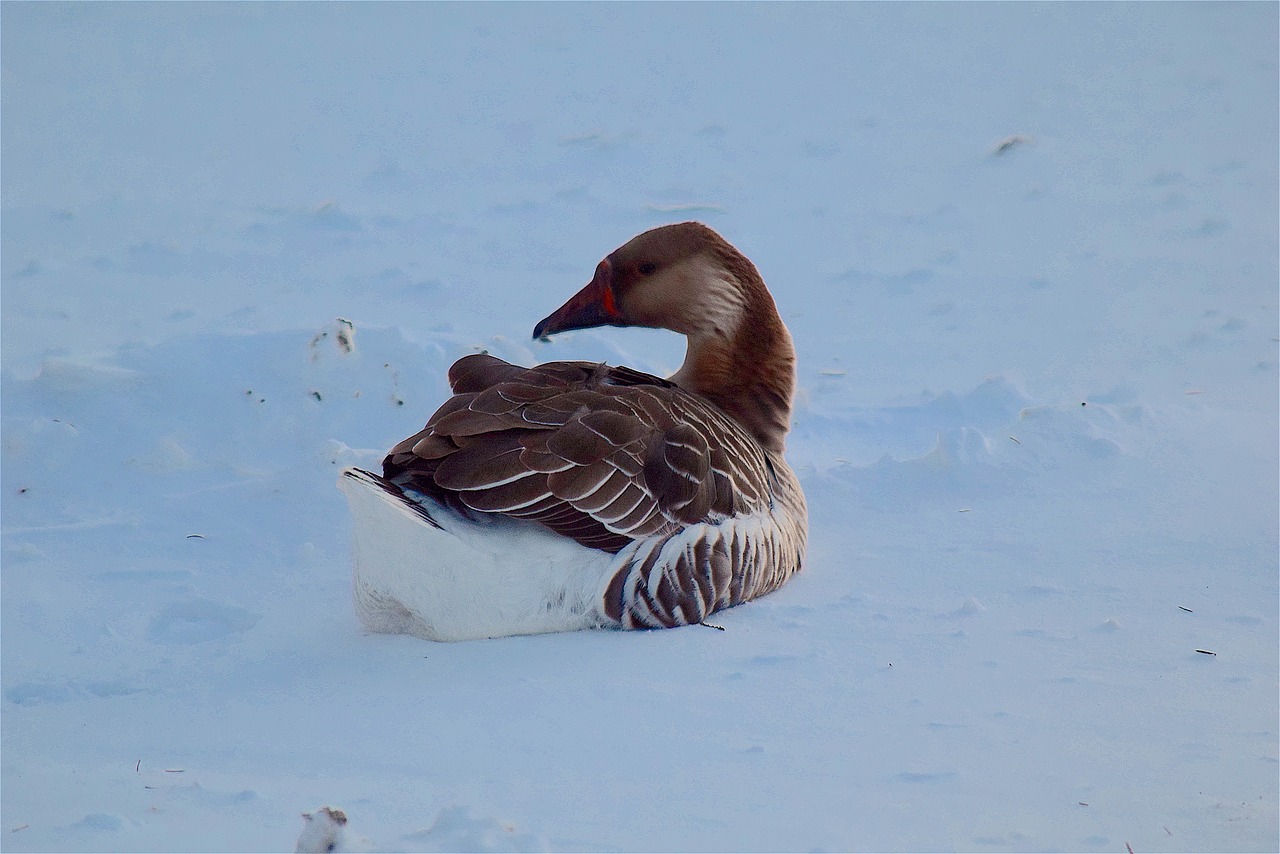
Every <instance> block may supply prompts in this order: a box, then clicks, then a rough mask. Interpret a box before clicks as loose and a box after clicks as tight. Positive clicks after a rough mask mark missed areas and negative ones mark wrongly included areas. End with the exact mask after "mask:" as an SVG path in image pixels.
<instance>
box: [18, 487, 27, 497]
mask: <svg viewBox="0 0 1280 854" xmlns="http://www.w3.org/2000/svg"><path fill="white" fill-rule="evenodd" d="M18 494H19V495H26V494H27V488H26V487H25V486H24V487H22V489H19V490H18Z"/></svg>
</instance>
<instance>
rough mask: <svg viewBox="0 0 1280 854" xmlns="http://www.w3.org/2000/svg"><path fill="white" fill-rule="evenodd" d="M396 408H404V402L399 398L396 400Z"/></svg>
mask: <svg viewBox="0 0 1280 854" xmlns="http://www.w3.org/2000/svg"><path fill="white" fill-rule="evenodd" d="M396 406H404V401H403V400H401V399H400V398H398V397H397V398H396Z"/></svg>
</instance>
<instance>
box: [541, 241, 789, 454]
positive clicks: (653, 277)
mask: <svg viewBox="0 0 1280 854" xmlns="http://www.w3.org/2000/svg"><path fill="white" fill-rule="evenodd" d="M597 326H642V327H650V328H660V329H670V330H672V331H673V332H678V333H681V334H682V335H684V336H686V338H687V339H688V351H687V353H686V355H685V361H684V365H683V366H682V367H681V368H680V370H679V371H677V372H676V373H675V375H673V376H672V377H671V379H672V380H674V381H675V382H676V384H678V385H679V386H681V387H682V388H684V389H686V390H688V391H692V392H694V393H697V394H701V395H703V396H704V397H707V398H710V399H711V400H712V401H713V402H715V403H716V404H717V405H718V406H719V407H720V408H721V409H723V410H724V411H726V412H727V413H729V414H730V415H732V416H733V417H735V418H736V419H737V420H738V421H739V422H740V423H742V424H743V426H744V427H746V428H747V430H748V431H749V432H751V433H752V434H753V435H755V436H756V438H757V439H758V440H760V442H761V444H762V445H763V446H764V447H765V448H766V449H767V450H770V451H775V452H781V450H782V447H783V439H784V437H785V435H786V433H787V430H788V428H789V427H790V416H791V397H792V392H793V390H794V387H795V350H794V348H793V346H792V343H791V336H790V334H789V333H788V332H787V329H786V327H785V326H784V325H783V323H782V320H781V318H780V317H779V316H778V310H777V307H776V306H775V305H774V302H773V298H772V297H771V296H770V295H769V291H768V289H767V288H766V287H765V284H764V280H763V279H761V277H760V273H759V272H758V271H757V270H756V268H755V265H754V264H752V263H751V261H749V260H748V259H747V258H746V256H745V255H743V254H742V253H741V252H739V251H738V250H737V249H735V248H734V247H733V246H732V245H731V244H730V243H729V242H728V241H727V240H725V239H724V238H723V237H721V236H720V235H719V234H717V233H716V232H715V231H713V230H712V229H710V228H708V227H707V226H705V225H703V224H702V223H699V222H684V223H679V224H676V225H666V226H662V227H660V228H655V229H651V230H650V231H646V232H644V233H643V234H639V235H637V236H636V237H633V238H632V239H631V240H629V241H627V242H626V243H625V244H623V245H622V246H620V247H619V248H618V249H615V250H614V251H613V252H611V253H609V255H608V256H606V257H605V258H604V260H602V261H601V262H600V263H599V264H598V265H596V271H595V275H594V276H593V277H592V279H591V281H590V282H588V283H587V285H586V287H584V288H583V289H582V290H580V291H579V292H578V293H577V294H575V295H574V296H572V297H570V299H569V300H568V302H566V303H565V304H564V305H562V306H561V307H560V308H558V309H556V310H555V311H554V312H552V313H551V314H550V315H548V316H547V317H546V318H544V319H543V320H542V321H541V322H540V323H538V325H537V326H536V327H534V330H533V337H534V338H539V339H543V340H546V339H547V337H548V336H551V335H554V334H556V333H558V332H566V331H568V330H571V329H590V328H592V327H597Z"/></svg>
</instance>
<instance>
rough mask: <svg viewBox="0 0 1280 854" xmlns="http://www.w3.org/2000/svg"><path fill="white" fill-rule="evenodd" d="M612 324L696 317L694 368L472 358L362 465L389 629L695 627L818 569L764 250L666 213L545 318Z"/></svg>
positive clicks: (364, 582) (347, 488) (362, 500)
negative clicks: (670, 371)
mask: <svg viewBox="0 0 1280 854" xmlns="http://www.w3.org/2000/svg"><path fill="white" fill-rule="evenodd" d="M605 325H608V326H648V327H661V328H664V329H671V330H673V331H676V332H679V333H682V334H683V335H685V336H686V337H687V338H688V352H687V354H686V357H685V361H684V365H683V366H682V367H681V368H680V370H679V371H677V372H676V373H675V375H674V376H672V377H671V378H669V379H661V378H659V377H655V376H650V375H649V374H644V373H641V372H639V371H634V370H631V369H630V368H623V367H610V366H608V365H603V364H595V363H590V362H550V363H547V364H544V365H538V366H537V367H533V368H523V367H520V366H517V365H512V364H509V363H507V362H504V361H502V360H501V359H497V358H494V357H493V356H489V355H475V356H467V357H465V358H463V359H460V360H459V361H458V362H456V363H455V364H454V365H453V367H452V368H450V370H449V383H450V385H451V386H452V388H453V392H454V395H453V397H452V398H450V399H449V400H447V401H446V402H445V403H444V405H443V406H441V407H440V409H439V410H438V411H437V412H436V413H435V415H433V416H431V420H430V421H428V422H427V425H426V427H424V428H423V429H422V431H421V432H419V433H417V434H415V435H413V436H410V437H409V438H407V439H405V440H404V441H403V442H401V443H400V444H398V445H396V446H395V447H394V448H392V449H391V452H390V453H389V454H388V455H387V457H386V459H385V460H384V461H383V472H382V475H381V476H379V475H376V474H372V473H369V472H365V471H362V470H359V469H347V470H346V471H344V472H343V476H342V477H341V478H340V479H339V485H340V486H341V487H342V489H343V491H344V492H345V493H346V494H347V497H348V501H349V503H350V505H351V510H352V514H353V516H354V520H355V596H356V606H357V611H358V612H359V614H360V616H361V619H362V620H363V622H364V623H365V625H366V626H367V627H368V628H369V629H370V630H373V631H385V632H407V633H410V634H415V635H419V636H421V637H426V638H430V639H433V640H463V639H469V638H481V637H496V636H501V635H513V634H533V633H538V632H550V631H565V630H571V629H581V628H588V627H593V626H614V627H622V628H658V627H670V626H679V625H686V624H689V623H698V622H701V621H702V620H703V619H705V618H706V617H707V615H709V614H711V613H712V612H714V611H717V610H719V609H721V608H728V607H731V606H733V605H737V604H739V603H741V602H745V601H747V600H748V599H753V598H755V597H757V596H762V595H764V594H766V593H769V592H770V591H772V590H775V589H777V588H778V587H779V586H781V585H782V584H783V583H784V582H785V581H786V580H787V579H788V578H790V577H791V576H792V575H793V574H794V573H795V572H796V571H797V570H799V568H800V564H801V562H802V560H803V557H804V551H805V542H806V538H807V532H808V521H807V515H806V509H805V500H804V494H803V492H802V491H801V489H800V484H799V482H798V481H797V480H796V477H795V475H794V474H793V473H792V471H791V469H790V468H789V467H788V466H787V463H786V461H785V460H784V459H783V450H784V446H785V439H786V434H787V430H788V427H789V425H790V417H791V398H792V392H793V390H794V387H795V350H794V348H793V347H792V344H791V336H790V334H788V332H787V329H786V327H785V326H784V325H783V323H782V320H781V318H779V316H778V312H777V309H776V308H775V306H774V303H773V299H772V298H771V297H770V296H769V292H768V290H767V289H766V288H765V285H764V281H763V280H762V279H761V278H760V274H759V273H758V272H757V271H756V268H755V266H754V265H752V263H751V262H750V261H748V260H747V258H746V257H745V256H743V255H742V254H741V253H740V252H738V250H737V249H735V248H734V247H733V246H731V245H730V244H729V243H728V242H727V241H725V240H724V238H722V237H721V236H720V235H718V234H717V233H716V232H714V231H712V230H711V229H710V228H708V227H707V226H705V225H702V224H701V223H696V222H686V223H681V224H679V225H669V226H664V227H661V228H655V229H653V230H651V231H646V232H644V233H643V234H641V235H639V236H637V237H635V238H633V239H632V240H630V241H629V242H627V243H626V244H625V245H623V246H622V247H620V248H619V249H617V250H616V251H614V252H613V253H611V254H610V255H609V256H608V257H607V258H605V259H604V260H603V261H601V262H600V264H599V265H598V266H597V267H596V272H595V277H594V278H593V279H592V280H591V282H590V283H589V284H588V285H587V286H586V287H585V288H583V289H582V290H581V291H580V292H579V293H578V294H577V295H575V296H574V297H572V298H571V299H570V300H569V301H568V302H566V303H565V304H564V305H563V306H561V307H560V308H559V309H558V310H556V311H555V312H553V313H552V314H551V315H550V316H549V317H547V318H546V319H545V320H543V321H542V322H541V323H539V324H538V325H537V327H535V328H534V331H533V334H534V337H535V338H545V337H546V336H549V335H554V334H555V333H557V332H564V331H566V330H570V329H586V328H589V327H594V326H605Z"/></svg>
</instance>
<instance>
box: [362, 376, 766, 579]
mask: <svg viewBox="0 0 1280 854" xmlns="http://www.w3.org/2000/svg"><path fill="white" fill-rule="evenodd" d="M449 381H450V384H451V386H452V387H453V389H454V391H455V395H454V396H453V397H452V398H450V399H449V400H448V401H446V402H445V403H444V405H442V406H441V407H440V409H439V410H438V411H437V412H436V413H435V414H434V415H433V416H432V417H431V419H430V420H429V421H428V422H427V426H426V427H425V428H424V429H423V430H422V431H421V432H420V433H418V434H416V435H414V436H410V437H409V438H407V439H405V440H404V441H403V442H401V443H399V444H398V445H396V447H395V448H393V449H392V450H391V452H390V453H389V454H388V455H387V458H386V459H385V460H384V462H383V469H384V474H385V476H386V478H387V479H389V480H392V481H394V482H395V483H397V484H399V485H401V486H404V487H407V488H410V489H414V490H417V491H418V492H421V493H424V494H426V495H429V496H431V497H433V498H435V499H437V500H439V501H441V502H442V503H444V504H446V505H447V506H450V507H453V508H454V509H458V510H461V511H463V512H467V513H476V512H479V513H502V514H507V515H511V516H518V517H522V518H527V519H532V520H534V521H537V522H539V523H541V524H543V525H545V526H546V527H548V528H550V529H551V530H553V531H556V532H557V533H560V534H562V535H564V536H566V537H571V538H573V539H574V540H576V541H577V542H579V543H581V544H582V545H584V546H587V547H589V548H596V549H601V550H603V551H607V552H617V551H620V550H621V549H622V548H624V547H625V546H627V545H628V544H629V543H631V542H633V541H635V540H637V539H644V538H648V537H653V536H657V535H663V534H670V533H672V532H673V531H675V530H677V529H679V528H682V527H685V526H687V525H691V524H698V523H703V522H716V521H720V520H722V519H725V518H728V517H730V516H734V515H740V514H744V513H751V512H755V511H760V510H764V509H766V508H767V507H768V506H769V503H770V493H771V486H770V478H771V474H770V471H769V468H768V465H767V463H766V462H765V458H764V454H763V452H762V451H761V449H760V447H759V445H758V444H757V443H756V442H755V441H754V440H753V439H751V438H750V437H749V436H747V434H746V433H745V432H744V431H743V430H742V428H741V427H740V426H739V425H738V424H737V423H736V422H734V421H733V420H732V419H730V418H729V417H728V416H726V415H724V414H723V413H721V412H719V411H718V410H717V409H715V408H714V407H713V406H712V405H710V404H708V403H707V402H706V401H704V400H703V399H701V398H698V397H695V396H693V395H691V394H688V393H687V392H684V391H683V390H681V389H680V388H678V387H677V386H676V385H674V384H673V383H671V382H670V381H668V380H664V379H661V378H659V377H653V376H650V375H648V374H643V373H641V372H639V371H635V370H632V369H630V368H613V367H608V366H605V365H597V364H593V363H589V362H551V363H548V364H545V365H539V366H537V367H534V368H521V367H519V366H516V365H511V364H509V363H507V362H504V361H502V360H501V359H497V358H495V357H493V356H489V355H487V354H485V355H476V356H468V357H466V358H463V359H460V360H459V361H458V362H457V363H456V364H454V366H453V367H452V368H451V369H450V370H449ZM653 595H654V597H655V601H660V600H662V599H663V598H664V596H662V595H659V591H658V590H654V591H653Z"/></svg>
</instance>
